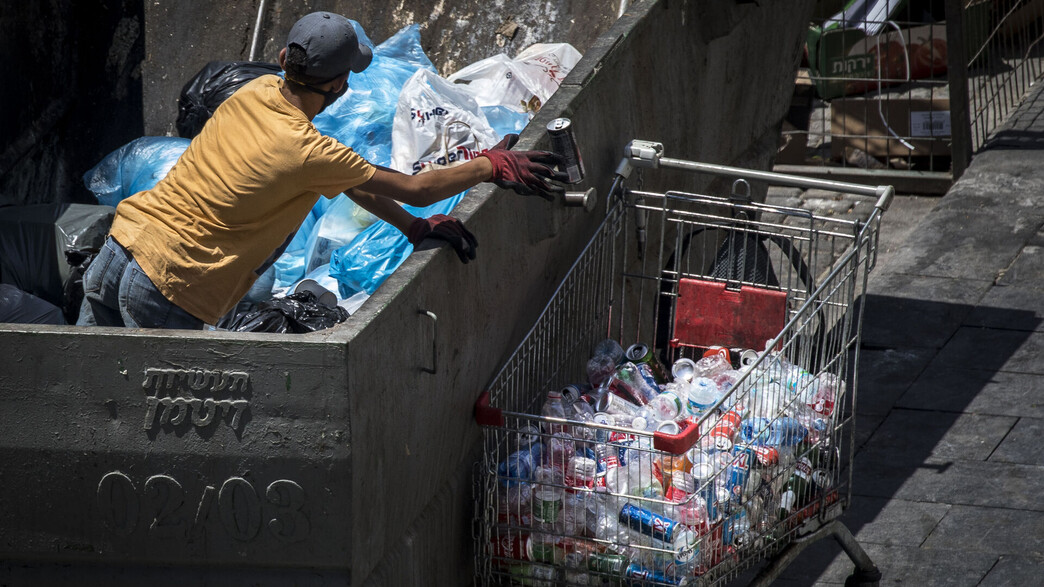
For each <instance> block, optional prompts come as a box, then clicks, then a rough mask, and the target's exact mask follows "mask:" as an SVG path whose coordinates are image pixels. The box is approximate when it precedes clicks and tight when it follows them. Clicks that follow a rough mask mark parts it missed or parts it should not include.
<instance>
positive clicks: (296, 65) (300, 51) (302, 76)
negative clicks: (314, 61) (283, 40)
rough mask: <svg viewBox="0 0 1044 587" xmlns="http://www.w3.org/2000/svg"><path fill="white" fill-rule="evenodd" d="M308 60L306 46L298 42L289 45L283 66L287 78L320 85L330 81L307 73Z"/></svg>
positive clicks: (306, 83)
mask: <svg viewBox="0 0 1044 587" xmlns="http://www.w3.org/2000/svg"><path fill="white" fill-rule="evenodd" d="M307 62H308V54H307V53H306V52H305V49H304V47H302V46H300V45H298V44H296V43H291V44H290V45H288V46H287V48H286V63H285V64H284V66H283V70H284V71H286V77H287V79H289V80H291V81H295V82H298V83H302V84H305V85H319V84H323V83H326V82H328V81H330V80H325V79H319V78H317V77H315V76H312V75H308V74H306V73H305V69H306V68H307V67H306V63H307Z"/></svg>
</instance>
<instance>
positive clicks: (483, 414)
mask: <svg viewBox="0 0 1044 587" xmlns="http://www.w3.org/2000/svg"><path fill="white" fill-rule="evenodd" d="M475 421H476V422H478V424H479V426H500V427H501V428H503V426H504V413H503V412H501V411H500V408H494V407H491V406H490V405H489V392H488V391H483V392H482V393H481V394H480V395H479V397H478V400H476V401H475Z"/></svg>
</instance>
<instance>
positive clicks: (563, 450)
mask: <svg viewBox="0 0 1044 587" xmlns="http://www.w3.org/2000/svg"><path fill="white" fill-rule="evenodd" d="M575 454H576V442H575V441H574V440H573V437H572V435H570V434H569V433H568V432H556V433H554V434H552V435H551V437H550V438H549V439H548V440H547V453H546V456H545V457H544V462H545V463H546V464H547V465H548V466H550V467H551V468H553V469H555V470H556V471H559V472H561V473H562V474H563V475H564V474H565V471H566V465H568V464H569V460H570V459H572V458H573V456H574V455H575Z"/></svg>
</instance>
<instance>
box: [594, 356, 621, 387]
mask: <svg viewBox="0 0 1044 587" xmlns="http://www.w3.org/2000/svg"><path fill="white" fill-rule="evenodd" d="M616 364H617V361H616V360H614V359H613V358H612V357H610V356H609V355H605V354H600V355H595V356H593V357H591V359H590V360H588V361H587V381H588V382H590V383H591V385H592V386H594V387H596V388H597V387H600V386H601V385H602V384H604V383H605V382H606V381H608V380H609V378H610V377H612V375H613V372H614V371H615V370H616Z"/></svg>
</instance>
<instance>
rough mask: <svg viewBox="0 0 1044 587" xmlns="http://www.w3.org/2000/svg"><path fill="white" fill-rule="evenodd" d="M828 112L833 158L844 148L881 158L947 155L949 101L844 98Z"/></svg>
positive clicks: (832, 104) (836, 102)
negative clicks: (858, 150) (852, 148)
mask: <svg viewBox="0 0 1044 587" xmlns="http://www.w3.org/2000/svg"><path fill="white" fill-rule="evenodd" d="M830 111H831V114H830V151H831V156H833V157H834V158H838V157H842V156H843V155H844V148H845V147H854V148H856V149H860V150H863V151H866V152H867V153H869V154H870V155H872V156H874V157H883V158H890V157H910V156H912V157H920V156H928V155H935V156H945V155H949V154H950V101H949V100H948V99H934V100H931V99H927V98H925V99H911V98H901V99H899V98H897V99H893V100H880V99H868V98H844V99H838V100H834V101H832V102H831V103H830ZM911 147H912V148H911Z"/></svg>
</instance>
